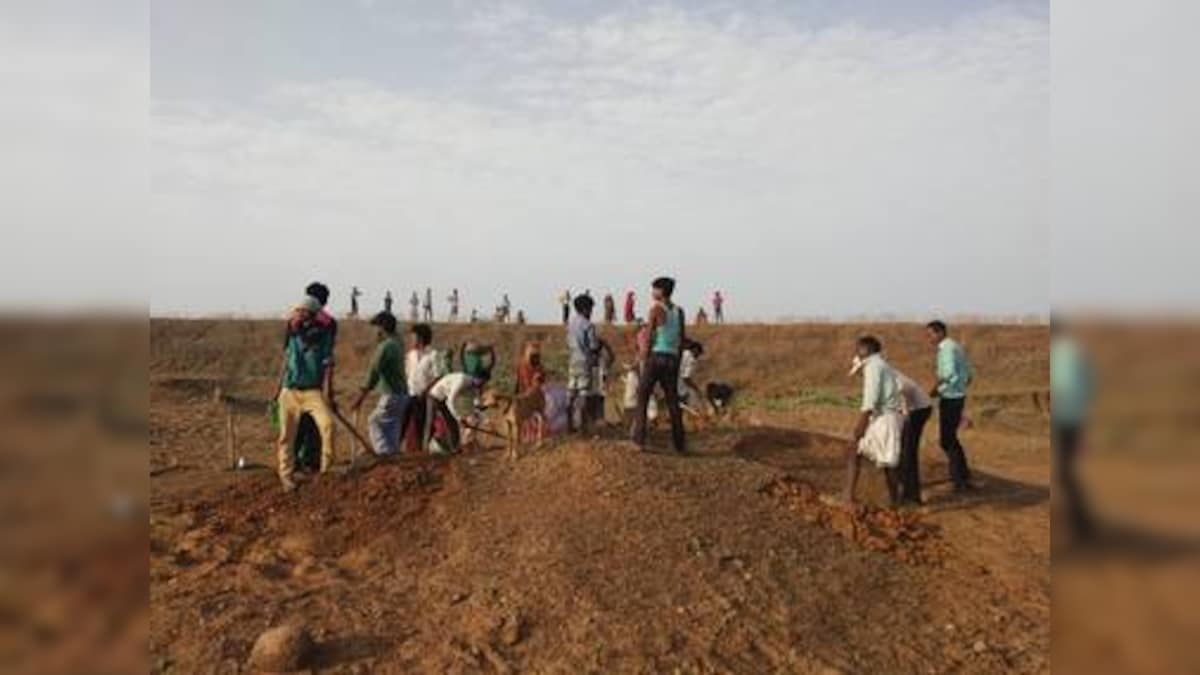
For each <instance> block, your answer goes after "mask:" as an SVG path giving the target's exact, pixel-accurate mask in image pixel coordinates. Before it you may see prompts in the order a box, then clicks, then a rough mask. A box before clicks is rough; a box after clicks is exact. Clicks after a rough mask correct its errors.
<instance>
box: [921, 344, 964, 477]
mask: <svg viewBox="0 0 1200 675" xmlns="http://www.w3.org/2000/svg"><path fill="white" fill-rule="evenodd" d="M925 332H926V335H927V336H928V338H929V343H930V344H931V345H933V346H934V347H935V348H936V349H937V384H935V385H934V386H933V389H932V390H931V391H930V392H929V395H930V397H933V398H936V399H937V400H938V427H939V431H940V434H939V436H940V437H941V438H940V439H939V440H940V441H941V445H942V452H945V453H946V459H947V460H948V461H949V463H950V481H951V482H952V483H954V490H955V491H956V492H963V491H966V490H970V489H971V488H972V485H971V468H970V467H969V466H968V465H967V453H966V451H965V450H963V446H962V443H960V442H959V440H958V427H959V424H960V423H961V422H962V417H963V409H964V408H965V407H966V405H967V387H968V386H970V384H971V379H972V377H973V375H974V373H972V371H971V364H970V362H968V361H967V354H966V352H965V351H963V348H962V346H961V345H959V344H958V343H957V342H955V341H954V340H951V339H950V337H949V336H948V335H947V332H948V329H947V328H946V324H945V323H943V322H941V321H931V322H929V323H928V324H926V326H925Z"/></svg>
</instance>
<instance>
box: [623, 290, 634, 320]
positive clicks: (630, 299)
mask: <svg viewBox="0 0 1200 675" xmlns="http://www.w3.org/2000/svg"><path fill="white" fill-rule="evenodd" d="M636 302H637V295H636V294H635V293H634V292H633V291H632V290H631V291H629V292H628V293H626V294H625V323H630V324H631V323H633V322H634V321H636V320H637V313H636V312H635V311H634V310H635V309H636V306H635V303H636Z"/></svg>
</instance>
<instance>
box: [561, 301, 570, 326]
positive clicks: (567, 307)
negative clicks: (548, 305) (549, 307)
mask: <svg viewBox="0 0 1200 675" xmlns="http://www.w3.org/2000/svg"><path fill="white" fill-rule="evenodd" d="M562 307H563V325H564V326H565V325H567V324H568V323H570V322H571V306H570V305H563V306H562Z"/></svg>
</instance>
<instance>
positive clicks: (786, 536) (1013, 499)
mask: <svg viewBox="0 0 1200 675" xmlns="http://www.w3.org/2000/svg"><path fill="white" fill-rule="evenodd" d="M152 329H153V330H154V331H155V335H156V336H158V337H161V338H162V339H161V340H158V339H157V338H156V339H155V340H154V341H153V348H154V352H155V361H154V364H155V365H154V368H152V371H153V372H152V374H153V375H154V376H155V377H156V378H158V379H154V378H152V382H151V392H152V393H151V409H150V420H151V430H150V435H149V437H150V449H151V460H152V464H151V465H152V466H156V467H170V468H171V470H170V471H163V472H161V473H159V474H158V475H155V476H153V477H152V480H151V491H152V494H151V516H150V529H151V541H150V560H149V563H150V575H151V585H150V593H151V631H150V653H151V654H152V655H153V662H154V669H153V670H154V671H155V672H188V673H193V672H195V673H208V672H212V673H218V672H219V673H225V672H239V671H241V670H243V669H244V668H245V665H246V663H247V661H248V658H249V655H250V653H251V650H252V647H253V645H254V642H255V640H256V638H257V637H258V636H259V635H260V634H262V633H263V631H265V630H267V629H269V628H271V627H273V626H279V625H284V624H286V623H290V622H300V623H303V624H304V625H306V626H307V627H308V628H309V629H310V630H311V633H312V639H313V642H314V644H315V647H314V650H313V654H312V657H311V661H310V664H309V665H310V667H311V668H312V669H313V670H314V671H316V672H321V673H354V672H438V673H467V672H496V673H502V672H520V671H525V672H675V671H676V670H678V671H680V672H696V673H710V672H732V673H758V672H796V673H819V672H833V671H841V672H929V671H938V672H948V671H964V672H997V673H999V672H1038V671H1041V670H1043V669H1044V667H1045V660H1044V658H1043V656H1044V654H1046V653H1047V649H1048V644H1049V634H1048V631H1047V630H1046V629H1045V624H1046V621H1047V619H1048V616H1049V588H1048V585H1049V580H1048V573H1047V572H1046V564H1047V555H1046V552H1045V550H1046V548H1047V547H1046V544H1047V542H1048V540H1049V528H1048V525H1046V507H1045V500H1046V498H1047V495H1048V490H1047V489H1045V488H1044V487H1042V486H1041V484H1037V485H1031V484H1027V483H1026V482H1023V481H1028V480H1035V479H1037V480H1040V479H1038V476H1039V475H1040V473H1039V472H1042V471H1044V470H1045V466H1046V464H1045V461H1044V457H1045V454H1046V453H1045V452H1044V445H1045V434H1044V433H1042V434H1028V435H1014V434H1015V432H1012V431H1011V430H1009V429H1007V428H1000V427H998V426H995V425H992V426H991V427H989V425H988V423H987V422H986V420H985V421H984V422H983V423H982V424H980V425H979V426H978V427H977V428H976V429H975V430H973V431H972V432H970V434H971V435H969V436H967V440H968V442H969V445H970V450H971V452H972V461H973V462H977V463H976V467H977V468H978V472H977V476H978V477H979V478H980V479H981V481H982V483H983V489H982V490H981V491H980V492H979V493H978V494H977V495H976V496H975V497H973V498H972V499H970V500H967V499H962V498H960V497H957V496H955V495H953V494H951V493H950V490H949V485H948V484H947V483H946V482H945V479H944V476H945V468H944V460H942V459H941V456H940V453H938V451H937V450H936V446H935V445H933V442H932V441H931V440H930V439H929V438H928V434H927V442H926V448H925V450H924V452H923V459H924V460H927V461H930V462H932V466H928V465H924V464H923V466H922V476H923V478H924V480H925V487H926V498H927V503H928V504H929V505H930V506H929V509H928V512H924V511H923V512H921V513H919V514H907V513H905V514H893V513H891V512H890V511H887V510H881V509H878V508H875V507H868V508H864V509H862V510H861V511H859V512H856V513H844V512H841V511H837V510H835V509H833V508H832V507H830V506H828V505H826V503H825V502H824V501H822V499H821V497H820V495H821V494H834V493H836V491H837V488H838V487H840V485H841V480H842V475H843V471H844V462H843V461H842V451H843V448H844V445H845V441H844V440H843V439H842V437H844V436H845V434H846V433H847V431H848V430H849V428H851V426H852V424H853V414H854V411H853V409H852V408H847V407H845V406H844V405H843V404H842V398H841V397H840V394H842V393H845V392H846V391H849V389H850V386H849V382H848V381H847V380H846V378H845V371H844V366H843V365H842V364H841V363H840V362H839V363H837V364H832V363H831V362H829V360H828V358H825V357H824V355H827V354H829V353H831V350H834V349H840V348H842V347H843V346H844V345H845V344H848V343H849V342H848V341H851V340H852V339H853V337H854V335H856V334H857V332H858V330H857V329H855V328H853V327H849V328H847V327H843V328H836V329H833V328H828V327H765V328H761V329H758V328H750V327H748V328H745V329H744V330H738V331H732V330H731V331H725V330H724V329H722V330H721V331H720V332H714V333H713V334H712V335H711V336H710V337H711V339H709V338H705V337H703V336H702V337H701V339H704V340H705V341H706V347H709V346H711V347H712V352H713V358H712V359H711V361H710V362H709V365H710V366H711V367H712V371H711V372H713V373H718V372H719V373H720V374H721V376H722V377H726V376H728V379H731V380H732V381H735V383H736V384H738V385H739V387H740V389H739V396H740V398H739V400H740V402H741V403H740V405H744V406H745V410H746V411H747V413H752V414H747V416H746V417H744V418H743V419H751V420H755V421H754V422H753V424H754V426H751V427H746V426H741V425H739V424H737V423H732V424H728V425H723V426H721V427H719V428H711V429H705V430H703V431H698V432H696V433H693V434H691V435H690V437H689V448H690V449H691V450H692V454H690V455H689V456H686V457H679V456H676V455H674V454H673V453H670V452H667V451H665V450H662V451H658V452H651V453H639V452H635V451H633V449H632V448H631V446H629V445H628V444H625V443H622V442H618V441H616V440H578V439H576V440H571V441H557V442H551V443H549V444H548V445H547V446H546V447H545V448H543V449H540V450H532V449H530V450H529V451H528V453H527V454H525V455H523V456H522V458H521V459H520V460H519V461H515V462H513V461H508V460H507V459H506V458H505V457H504V454H503V453H502V452H500V451H498V450H493V451H485V452H481V453H476V454H468V455H463V456H458V457H454V458H451V459H448V460H429V459H426V460H419V461H418V460H412V459H403V460H399V461H396V462H386V463H379V464H377V465H375V466H371V467H369V468H364V469H363V470H361V471H358V472H351V473H345V474H342V473H338V472H335V473H332V474H329V475H325V476H320V477H313V478H309V479H307V480H304V481H303V482H302V484H301V486H300V490H299V491H298V492H296V493H294V494H290V495H285V494H284V493H283V492H282V490H281V489H280V486H279V483H278V479H277V478H276V477H275V475H274V473H273V471H272V470H271V467H272V466H273V456H274V438H273V435H272V434H271V432H270V429H269V428H268V426H267V424H266V420H265V416H264V415H263V414H262V413H261V411H258V410H249V409H248V410H247V411H246V412H244V413H243V414H239V416H238V420H237V421H238V424H239V426H238V438H239V443H240V445H239V447H238V449H237V454H238V456H245V457H246V458H247V461H248V462H249V463H250V465H251V466H252V467H254V469H252V470H247V471H226V470H224V469H225V467H226V466H227V457H226V454H225V447H224V422H225V419H224V418H223V416H222V415H221V411H220V410H217V409H216V408H217V406H215V405H214V404H213V402H212V397H211V395H209V394H208V393H206V390H205V387H204V386H201V384H197V383H199V382H201V381H208V380H220V381H230V382H235V383H236V384H238V387H237V388H236V391H237V392H238V393H239V394H245V395H246V396H248V397H249V396H265V395H267V394H268V393H269V390H270V387H271V385H272V382H273V377H274V376H275V375H274V374H275V373H276V372H277V368H278V364H277V363H276V359H277V352H278V326H277V325H276V324H274V323H271V322H264V323H261V324H253V323H236V322H231V323H229V324H228V325H224V324H221V323H220V322H190V323H189V322H177V323H170V322H168V323H163V322H159V323H158V324H157V325H153V326H152ZM438 330H439V341H444V343H445V344H452V343H456V341H458V340H459V338H466V337H473V338H475V339H480V338H484V339H487V340H493V341H495V342H497V344H498V345H499V350H500V352H501V365H500V366H499V370H510V368H509V366H510V365H511V361H510V360H509V359H511V356H512V355H513V354H515V353H516V352H517V351H518V349H519V345H520V343H521V342H522V341H523V340H524V339H525V338H527V337H532V336H537V335H540V333H539V331H540V332H541V333H545V334H546V335H549V334H551V333H552V334H554V335H557V334H558V331H559V330H560V329H559V328H554V329H552V330H551V329H548V328H536V327H528V328H525V329H517V328H512V329H508V328H504V329H501V328H497V327H471V326H460V327H455V328H453V329H451V328H449V327H443V326H439V327H438ZM896 330H897V331H899V329H896ZM610 332H611V331H610ZM1010 332H1012V331H1010V330H1009V329H996V330H991V329H987V330H985V329H980V330H979V331H978V333H977V335H975V336H974V337H973V342H972V344H973V348H972V349H973V351H972V353H973V354H978V355H980V356H981V358H980V361H981V362H980V364H979V365H980V372H981V373H982V372H987V373H988V374H989V377H994V376H995V375H997V374H1000V373H1001V372H1002V370H1001V368H1002V366H1003V363H1004V362H1005V361H1004V360H1005V359H1008V358H1009V357H1008V356H1006V354H1008V352H1003V353H1001V352H997V353H995V354H992V353H991V352H989V351H988V346H989V345H991V344H997V345H999V344H1004V345H1008V344H1009V343H1008V340H1009V339H1010V338H1011V337H1012V336H1011V335H1010V334H1009V333H1010ZM1022 335H1023V334H1022ZM541 336H542V337H545V335H541ZM612 337H613V338H614V344H617V345H618V346H620V345H621V344H622V343H621V342H620V336H619V335H614V336H612ZM1037 337H1038V335H1035V334H1030V335H1025V336H1024V338H1023V340H1024V341H1019V343H1020V344H1025V343H1026V342H1027V343H1029V344H1030V345H1034V343H1037V345H1038V347H1037V348H1038V349H1040V350H1041V351H1040V352H1039V351H1035V350H1034V349H1033V347H1030V349H1029V350H1028V351H1029V354H1031V356H1030V357H1029V358H1028V359H1026V360H1027V361H1028V362H1029V363H1026V362H1025V360H1023V361H1021V363H1020V364H1018V365H1019V367H1014V368H1011V369H1009V371H1011V378H1010V379H1011V380H1012V381H1013V384H1014V385H1016V384H1021V385H1022V386H1024V385H1025V384H1028V383H1027V382H1026V381H1027V380H1030V378H1032V377H1033V376H1034V375H1035V374H1036V375H1038V376H1039V377H1043V379H1044V358H1043V357H1044V353H1043V352H1044V339H1042V340H1041V341H1040V342H1038V341H1037V340H1036V339H1035V338H1037ZM920 338H921V335H920V331H919V330H917V331H916V332H914V333H913V337H912V339H910V340H907V342H906V341H905V340H901V339H892V340H889V346H890V347H889V349H891V350H893V351H894V352H895V355H896V356H898V357H899V359H898V360H899V362H900V365H901V366H903V367H908V366H907V365H906V364H907V363H911V364H913V366H912V368H913V372H918V371H917V370H915V369H916V367H917V365H916V364H917V363H918V359H924V358H925V357H926V356H927V347H926V346H925V345H924V344H923V343H922V342H921V341H920ZM560 343H561V340H557V339H555V340H551V341H550V342H549V343H548V344H552V345H559V344H560ZM721 344H726V345H727V349H725V350H722V349H721V348H720V345H721ZM370 345H371V342H370V335H369V331H368V327H367V326H365V324H362V323H360V322H344V325H343V332H342V341H341V344H340V348H339V355H338V359H339V364H340V365H341V366H342V368H341V372H349V373H354V372H358V371H360V370H361V369H362V367H363V365H364V363H365V360H366V358H368V357H369V347H370ZM748 345H753V347H752V348H748V347H747V346H748ZM797 345H799V347H800V348H798V347H797ZM735 346H736V348H735ZM1005 348H1006V349H1013V350H1016V348H1015V347H1010V346H1006V347H1005ZM552 349H560V348H559V347H553V348H552ZM1014 353H1015V351H1014ZM817 354H820V355H823V356H822V357H821V358H816V357H815V356H814V355H817ZM561 356H562V355H561V350H560V351H559V352H556V353H554V354H551V355H550V357H549V361H550V362H551V364H552V365H553V363H554V362H556V359H557V360H561ZM1022 358H1024V357H1023V356H1022ZM922 363H923V361H922ZM1039 364H1040V365H1039ZM727 368H728V372H726V369H727ZM826 371H828V372H826ZM1009 371H1003V372H1009ZM798 381H803V385H804V387H805V390H806V391H807V390H815V389H819V390H820V391H818V392H817V394H815V395H813V396H811V397H809V398H806V399H803V400H801V399H799V398H797V397H796V396H795V394H794V390H795V388H796V386H797V382H798ZM988 381H989V382H991V380H990V379H989V380H988ZM260 390H261V391H260ZM833 394H838V396H834V395H833ZM827 400H828V401H832V403H823V402H822V401H827ZM813 401H816V403H814V402H813ZM768 425H769V426H768ZM989 429H990V430H989ZM818 432H820V433H818ZM612 434H613V438H615V436H616V435H617V432H616V431H613V432H612ZM985 441H986V444H985ZM666 445H667V441H666V434H665V431H664V430H662V429H659V430H658V431H656V432H654V433H653V434H652V446H656V447H660V448H665V447H666ZM347 449H348V445H346V444H344V443H339V453H340V454H339V457H338V459H339V464H338V467H339V468H341V467H344V466H345V453H346V451H347ZM991 462H996V463H1003V462H1009V463H1013V462H1021V464H1017V465H1016V466H1018V467H1022V470H1023V471H1024V472H1025V474H1024V475H1025V476H1027V478H1025V479H1020V478H1019V476H1018V477H1011V476H1012V474H1011V473H1010V474H1009V475H1010V478H1003V479H1002V478H1000V477H999V476H997V475H995V474H994V473H993V471H992V469H993V468H995V467H996V466H997V465H996V464H992V463H991ZM926 469H929V470H926ZM884 494H885V491H884V490H883V484H882V480H881V479H880V478H879V476H878V475H877V474H876V472H872V471H866V472H864V479H863V481H862V483H861V484H860V493H859V496H860V498H862V499H863V500H864V501H865V502H867V503H868V504H880V503H882V501H883V499H884ZM951 542H952V543H953V545H951ZM902 560H905V561H907V562H901V561H902ZM897 626H901V627H903V630H904V631H905V637H904V639H897V635H896V632H895V631H896V627H897ZM977 645H983V647H984V649H983V650H978V649H976V646H977Z"/></svg>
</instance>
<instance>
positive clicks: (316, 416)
mask: <svg viewBox="0 0 1200 675" xmlns="http://www.w3.org/2000/svg"><path fill="white" fill-rule="evenodd" d="M304 413H308V414H309V415H312V418H313V422H315V423H316V425H317V431H318V432H320V434H321V473H325V472H326V471H328V470H329V467H330V465H331V464H333V412H332V411H331V410H330V409H329V404H328V403H326V402H325V397H324V396H323V395H322V394H321V390H320V389H284V390H282V391H280V392H279V442H278V445H277V447H276V451H275V454H276V457H277V459H278V460H279V478H280V480H282V481H284V482H285V483H287V482H290V481H291V480H292V474H293V473H295V471H296V460H295V458H294V457H293V456H292V442H293V441H295V440H296V430H297V429H298V428H299V426H300V416H301V415H303V414H304Z"/></svg>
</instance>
